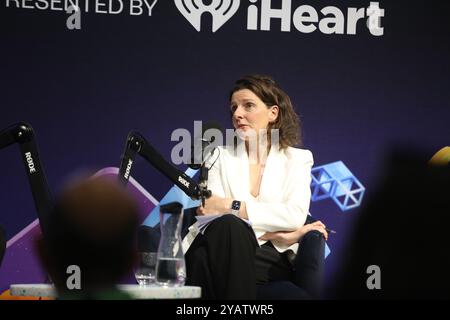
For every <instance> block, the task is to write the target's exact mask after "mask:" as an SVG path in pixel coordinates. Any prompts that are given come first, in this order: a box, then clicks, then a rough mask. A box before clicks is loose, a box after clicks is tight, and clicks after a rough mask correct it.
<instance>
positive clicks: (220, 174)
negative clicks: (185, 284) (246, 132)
mask: <svg viewBox="0 0 450 320" xmlns="http://www.w3.org/2000/svg"><path fill="white" fill-rule="evenodd" d="M239 145H241V147H242V148H239V146H238V148H237V150H238V151H237V152H235V151H234V148H233V147H230V146H225V147H219V148H218V152H220V154H219V155H218V157H214V156H213V157H212V158H217V160H216V162H215V163H214V165H213V166H212V168H211V169H210V171H209V177H208V189H210V190H211V191H212V193H213V194H215V195H217V196H219V197H223V198H232V199H234V200H240V201H244V202H245V204H246V208H247V215H248V218H249V221H250V222H251V225H252V228H253V230H254V232H255V234H256V237H257V238H259V237H261V236H262V235H263V234H264V233H265V232H267V231H270V232H273V231H293V230H295V229H297V228H299V227H301V226H302V225H304V223H305V220H306V217H307V214H308V213H309V205H310V200H311V189H310V184H311V167H312V165H313V156H312V153H311V152H310V151H309V150H304V149H297V148H292V147H288V148H287V149H283V150H278V148H271V149H270V152H269V155H268V157H267V160H266V165H265V169H264V173H263V177H262V181H261V185H260V191H259V196H258V197H257V198H255V197H253V196H252V194H251V193H250V183H249V182H250V179H249V157H248V155H247V152H246V151H245V148H243V143H240V144H239ZM213 160H214V159H212V160H211V161H213ZM211 161H210V164H211ZM189 230H190V232H189V233H188V234H187V236H186V237H185V239H184V241H183V251H184V252H186V251H187V249H188V247H189V246H190V244H191V243H192V241H193V240H194V239H195V237H196V236H197V234H198V229H197V226H196V223H195V224H194V225H192V226H191V227H190V228H189ZM265 242H266V241H264V240H260V239H258V243H259V245H262V244H264V243H265ZM272 244H273V245H274V247H275V248H276V249H277V250H278V251H279V252H284V251H286V250H289V249H290V250H292V251H293V252H294V253H297V250H298V244H297V243H296V244H293V245H291V246H285V245H282V244H281V243H277V242H276V241H272Z"/></svg>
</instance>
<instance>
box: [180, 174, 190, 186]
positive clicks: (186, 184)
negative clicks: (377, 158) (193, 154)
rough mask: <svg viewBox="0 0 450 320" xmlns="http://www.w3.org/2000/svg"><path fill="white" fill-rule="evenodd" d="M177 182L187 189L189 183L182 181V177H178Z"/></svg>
mask: <svg viewBox="0 0 450 320" xmlns="http://www.w3.org/2000/svg"><path fill="white" fill-rule="evenodd" d="M178 181H179V182H181V183H182V184H183V185H184V186H185V187H186V188H189V185H190V183H189V182H188V181H187V180H186V179H184V178H183V177H182V176H179V177H178Z"/></svg>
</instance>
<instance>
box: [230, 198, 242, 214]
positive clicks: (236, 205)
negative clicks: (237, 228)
mask: <svg viewBox="0 0 450 320" xmlns="http://www.w3.org/2000/svg"><path fill="white" fill-rule="evenodd" d="M240 208H241V202H240V201H238V200H233V202H232V203H231V214H232V215H235V216H236V217H239V209H240Z"/></svg>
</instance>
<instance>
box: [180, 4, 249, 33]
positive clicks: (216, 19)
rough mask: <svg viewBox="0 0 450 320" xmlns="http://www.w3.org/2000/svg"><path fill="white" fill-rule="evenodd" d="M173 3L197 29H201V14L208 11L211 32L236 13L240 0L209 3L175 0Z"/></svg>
mask: <svg viewBox="0 0 450 320" xmlns="http://www.w3.org/2000/svg"><path fill="white" fill-rule="evenodd" d="M175 5H176V6H177V8H178V10H179V11H180V12H181V14H182V15H183V16H184V17H185V18H186V19H187V21H189V22H190V23H191V24H192V26H193V27H194V28H195V30H197V31H200V29H201V22H202V14H203V13H205V12H209V13H210V14H211V16H212V32H216V31H217V30H219V28H220V27H222V26H223V25H224V24H225V22H227V21H228V20H229V19H230V18H231V17H232V16H233V15H234V14H235V13H236V11H237V10H238V9H239V5H240V0H212V1H211V3H210V4H209V5H205V4H204V3H203V0H175Z"/></svg>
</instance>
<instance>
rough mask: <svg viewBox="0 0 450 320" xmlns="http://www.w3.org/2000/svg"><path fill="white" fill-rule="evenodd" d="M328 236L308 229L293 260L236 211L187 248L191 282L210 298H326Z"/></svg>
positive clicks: (188, 270) (188, 275)
mask: <svg viewBox="0 0 450 320" xmlns="http://www.w3.org/2000/svg"><path fill="white" fill-rule="evenodd" d="M324 248H325V240H324V239H323V236H322V235H321V234H320V233H319V232H309V233H308V234H306V235H305V236H304V237H303V239H302V243H301V245H300V249H299V252H298V254H297V256H296V258H295V260H294V261H293V262H290V260H289V259H288V257H287V254H286V253H279V252H278V251H277V250H276V249H275V248H274V247H273V246H272V245H271V244H270V243H267V244H265V245H263V246H261V247H259V246H258V244H257V241H256V238H255V235H254V233H253V230H252V229H251V228H250V227H249V226H248V225H247V224H246V223H245V222H243V221H242V220H240V219H239V218H236V217H235V216H233V215H224V216H222V217H220V218H218V219H216V220H214V221H213V222H212V223H211V225H210V226H208V228H207V229H206V231H205V234H204V235H202V234H199V235H198V236H197V237H196V238H195V240H194V242H193V243H192V245H191V247H190V248H189V250H188V251H187V252H186V255H185V259H186V267H187V281H186V284H187V285H195V286H200V287H202V297H203V298H204V299H255V298H259V299H314V298H318V297H320V288H321V285H322V278H323V262H324Z"/></svg>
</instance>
